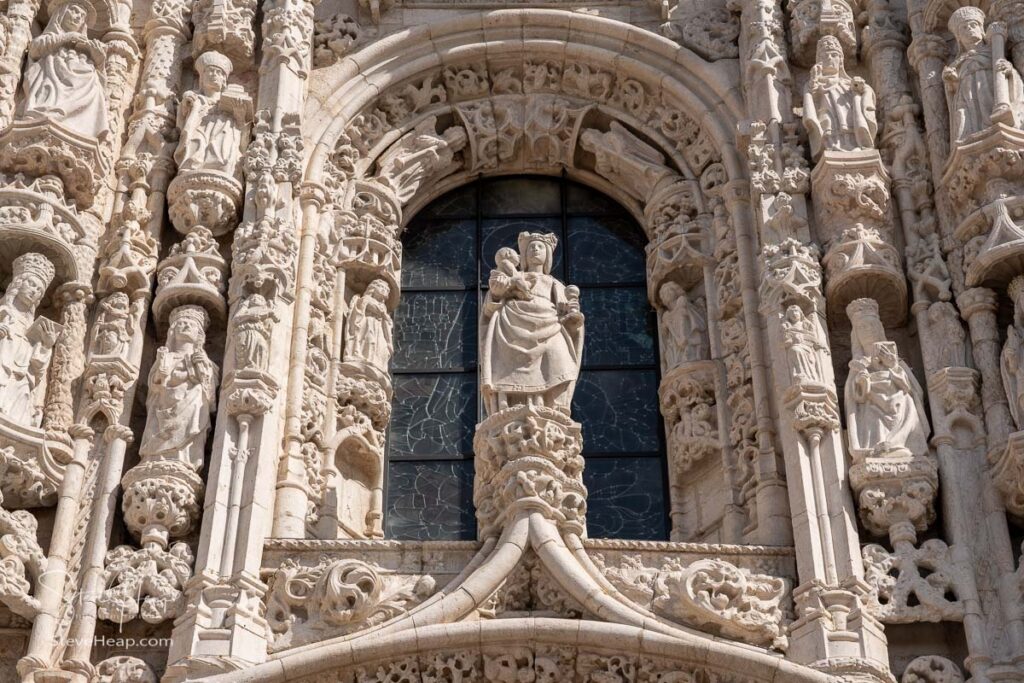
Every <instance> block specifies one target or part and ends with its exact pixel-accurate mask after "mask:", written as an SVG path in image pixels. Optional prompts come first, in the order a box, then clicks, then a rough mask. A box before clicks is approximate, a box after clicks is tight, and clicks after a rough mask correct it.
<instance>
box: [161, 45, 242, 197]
mask: <svg viewBox="0 0 1024 683" xmlns="http://www.w3.org/2000/svg"><path fill="white" fill-rule="evenodd" d="M196 71H197V72H198V73H199V88H198V90H190V91H188V92H187V93H185V96H184V97H183V98H182V100H181V106H179V107H178V128H179V129H180V130H181V138H180V140H179V141H178V148H177V149H176V150H175V152H174V160H175V161H176V162H177V163H178V169H179V170H181V171H195V170H205V171H215V172H218V173H221V174H224V175H227V176H230V177H232V178H236V179H237V178H240V177H241V165H240V161H241V158H242V151H243V150H242V132H243V129H244V128H245V126H246V124H247V122H248V118H249V112H250V110H251V108H252V101H251V100H250V98H249V96H248V95H246V94H245V92H244V91H243V90H242V89H241V88H240V87H238V86H232V85H228V78H229V77H230V76H231V71H232V64H231V60H230V59H228V58H227V57H225V56H224V55H222V54H220V53H219V52H215V51H212V50H211V51H208V52H204V53H203V54H201V55H200V56H199V57H198V58H197V59H196Z"/></svg>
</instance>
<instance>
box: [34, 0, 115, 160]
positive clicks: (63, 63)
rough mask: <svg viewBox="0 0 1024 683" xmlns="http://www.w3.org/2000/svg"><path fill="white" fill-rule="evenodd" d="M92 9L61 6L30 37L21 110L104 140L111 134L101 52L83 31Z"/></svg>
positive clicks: (78, 4) (76, 4)
mask: <svg viewBox="0 0 1024 683" xmlns="http://www.w3.org/2000/svg"><path fill="white" fill-rule="evenodd" d="M91 11H92V10H91V8H89V7H88V6H87V5H85V4H83V3H81V2H69V3H67V4H65V5H62V6H61V7H60V8H59V9H57V11H56V12H54V14H53V16H52V17H51V18H50V22H49V23H48V24H47V25H46V30H44V31H43V32H42V34H40V35H39V36H38V37H37V38H34V39H33V40H32V43H31V45H29V49H28V66H27V67H26V68H25V81H24V88H25V100H24V102H23V103H22V111H21V114H22V116H24V117H26V118H33V117H43V118H47V119H50V120H51V121H53V122H54V123H59V124H61V125H62V126H64V127H65V128H67V129H68V130H70V131H72V132H74V133H78V134H79V135H82V136H84V137H87V138H95V139H97V140H102V139H103V138H105V137H106V136H107V135H108V134H109V126H108V123H107V102H106V99H105V97H104V94H103V93H104V88H103V79H102V76H101V74H102V70H103V62H104V58H105V53H104V51H103V45H102V43H100V42H99V41H96V40H91V39H90V38H89V37H88V35H86V31H88V20H89V16H90V14H91Z"/></svg>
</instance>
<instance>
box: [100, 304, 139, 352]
mask: <svg viewBox="0 0 1024 683" xmlns="http://www.w3.org/2000/svg"><path fill="white" fill-rule="evenodd" d="M99 309H100V310H99V315H98V316H96V324H95V325H94V326H93V340H94V341H93V353H95V354H97V355H100V356H121V355H123V354H124V353H125V351H127V350H128V345H129V344H130V343H131V340H132V321H131V304H130V303H129V301H128V295H127V294H125V293H124V292H114V293H113V294H111V295H110V296H108V297H106V298H105V299H103V300H102V301H101V302H100V305H99Z"/></svg>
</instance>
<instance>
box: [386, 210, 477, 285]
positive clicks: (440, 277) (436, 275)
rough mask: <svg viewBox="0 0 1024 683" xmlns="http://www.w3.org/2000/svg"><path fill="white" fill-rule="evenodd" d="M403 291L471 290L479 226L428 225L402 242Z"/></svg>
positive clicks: (471, 223) (465, 223)
mask: <svg viewBox="0 0 1024 683" xmlns="http://www.w3.org/2000/svg"><path fill="white" fill-rule="evenodd" d="M402 245H403V249H402V251H403V257H402V287H418V288H422V289H431V288H442V287H472V286H473V284H474V282H475V280H476V222H475V221H436V222H435V221H429V222H426V221H425V222H424V223H423V224H422V225H418V226H416V228H415V229H414V230H412V232H411V233H410V234H409V235H407V236H406V238H405V239H404V240H403V241H402Z"/></svg>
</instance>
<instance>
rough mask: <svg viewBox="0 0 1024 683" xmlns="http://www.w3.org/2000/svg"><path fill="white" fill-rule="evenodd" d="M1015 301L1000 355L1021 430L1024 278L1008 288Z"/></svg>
mask: <svg viewBox="0 0 1024 683" xmlns="http://www.w3.org/2000/svg"><path fill="white" fill-rule="evenodd" d="M1007 291H1008V292H1009V294H1010V298H1011V299H1013V324H1012V325H1010V326H1009V327H1008V328H1007V330H1006V343H1005V344H1003V353H1002V354H1001V355H1000V359H999V360H1000V370H1001V371H1002V375H1003V389H1004V390H1005V391H1006V398H1007V401H1008V402H1009V403H1010V415H1012V416H1013V421H1014V422H1015V423H1016V424H1017V429H1021V424H1022V420H1024V395H1022V394H1024V276H1017V277H1015V278H1013V280H1011V281H1010V286H1009V287H1008V288H1007Z"/></svg>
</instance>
